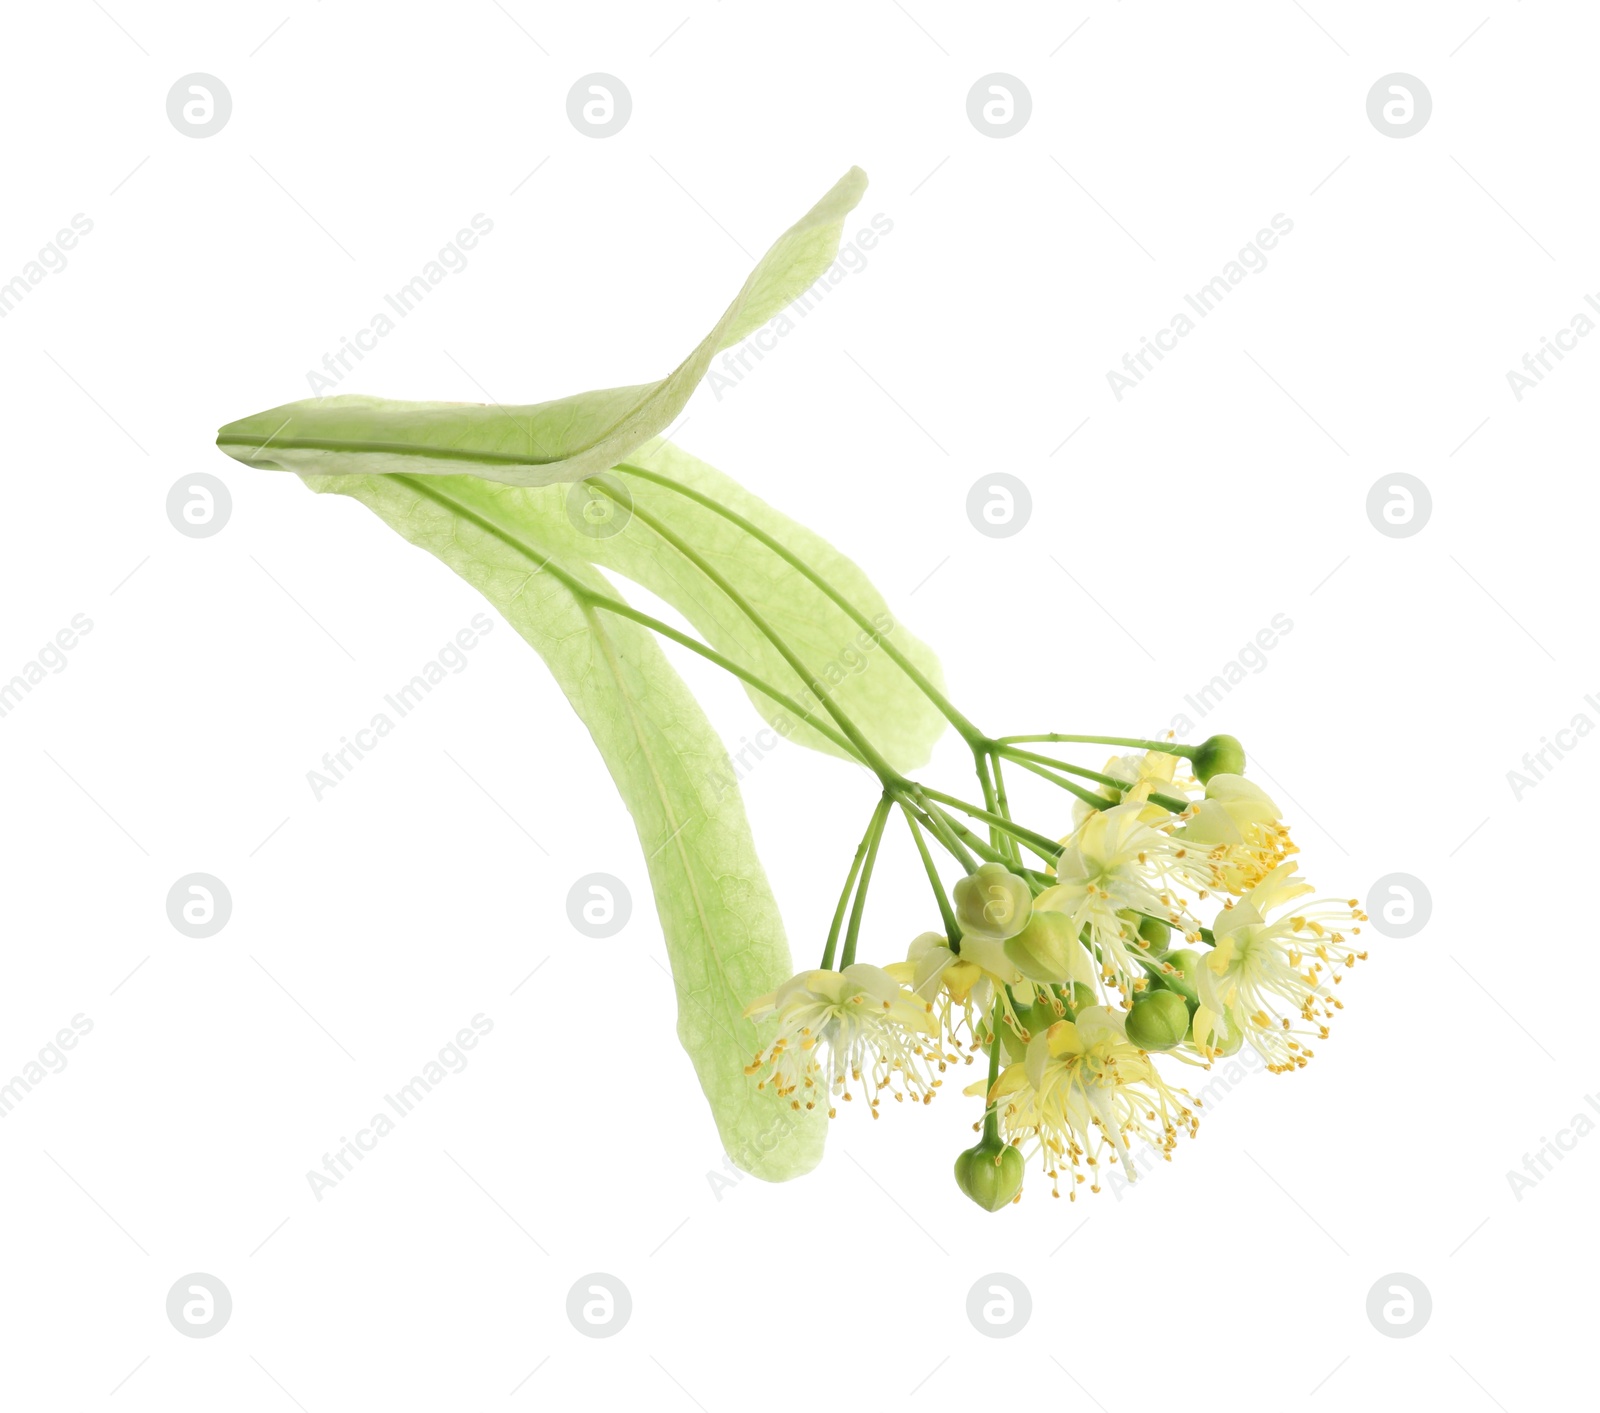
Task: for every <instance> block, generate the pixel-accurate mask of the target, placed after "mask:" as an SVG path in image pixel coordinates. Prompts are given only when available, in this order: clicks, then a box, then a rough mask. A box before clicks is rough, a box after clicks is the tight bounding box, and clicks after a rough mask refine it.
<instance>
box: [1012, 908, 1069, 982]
mask: <svg viewBox="0 0 1600 1413" xmlns="http://www.w3.org/2000/svg"><path fill="white" fill-rule="evenodd" d="M1005 945H1006V957H1007V959H1008V960H1009V961H1010V962H1011V964H1012V965H1013V966H1015V967H1016V969H1017V970H1018V971H1020V972H1021V973H1022V974H1023V975H1024V976H1025V977H1027V978H1028V980H1029V981H1065V980H1066V979H1067V977H1068V976H1070V975H1071V974H1072V962H1073V960H1074V958H1073V956H1072V951H1071V949H1072V948H1074V947H1080V948H1081V946H1082V943H1080V942H1079V941H1078V930H1077V928H1075V927H1074V926H1073V925H1072V919H1071V918H1069V917H1068V916H1067V915H1066V914H1065V913H1051V912H1040V913H1034V915H1033V916H1032V917H1031V918H1029V919H1028V925H1027V926H1026V927H1025V928H1023V929H1022V931H1021V932H1019V933H1017V935H1016V936H1015V937H1008V938H1006V944H1005Z"/></svg>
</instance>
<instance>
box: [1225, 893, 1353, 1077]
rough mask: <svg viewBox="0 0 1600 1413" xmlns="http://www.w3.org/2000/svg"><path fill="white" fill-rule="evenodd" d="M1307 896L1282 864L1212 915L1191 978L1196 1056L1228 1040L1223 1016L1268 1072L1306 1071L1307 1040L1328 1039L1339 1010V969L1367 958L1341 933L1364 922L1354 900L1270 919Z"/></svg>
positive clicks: (1305, 907)
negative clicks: (1211, 941) (1210, 941)
mask: <svg viewBox="0 0 1600 1413" xmlns="http://www.w3.org/2000/svg"><path fill="white" fill-rule="evenodd" d="M1311 891H1312V888H1311V885H1310V884H1309V883H1307V882H1306V881H1305V880H1304V879H1302V878H1300V877H1298V876H1297V875H1296V873H1295V865H1294V864H1293V863H1292V862H1289V863H1282V864H1279V865H1278V866H1277V867H1276V868H1275V869H1273V870H1272V872H1271V873H1269V874H1268V875H1267V876H1266V878H1264V879H1263V880H1262V881H1261V882H1260V883H1258V884H1257V885H1256V886H1255V887H1254V888H1252V889H1251V890H1250V891H1249V893H1247V894H1246V895H1245V896H1244V897H1243V898H1241V899H1240V900H1239V901H1238V902H1237V903H1235V902H1231V901H1230V902H1229V903H1228V904H1227V905H1226V906H1225V907H1224V908H1223V910H1222V912H1221V913H1220V914H1219V915H1218V917H1217V920H1216V923H1215V924H1214V926H1213V927H1212V935H1213V936H1214V937H1215V939H1216V946H1214V947H1213V948H1212V949H1211V950H1210V951H1209V952H1208V953H1205V954H1204V955H1203V956H1202V957H1201V959H1200V966H1199V967H1198V968H1197V971H1196V975H1195V989H1196V990H1197V991H1198V992H1199V994H1200V1009H1199V1010H1198V1011H1196V1012H1195V1016H1194V1038H1195V1043H1196V1045H1197V1046H1198V1047H1199V1048H1200V1050H1201V1052H1202V1053H1203V1054H1204V1053H1207V1052H1208V1051H1210V1050H1214V1049H1215V1048H1217V1046H1218V1045H1219V1043H1222V1042H1225V1041H1226V1040H1227V1039H1228V1038H1229V1021H1228V1020H1227V1019H1226V1017H1229V1016H1232V1017H1234V1018H1235V1020H1236V1023H1237V1025H1238V1027H1239V1028H1240V1030H1242V1032H1243V1035H1244V1039H1245V1040H1246V1041H1248V1042H1249V1043H1250V1044H1251V1045H1252V1046H1254V1047H1255V1049H1256V1050H1257V1051H1259V1052H1260V1054H1261V1056H1262V1058H1263V1059H1265V1060H1266V1061H1267V1068H1268V1069H1270V1070H1273V1071H1274V1072H1280V1073H1281V1072H1283V1071H1285V1070H1292V1069H1298V1068H1301V1067H1302V1066H1304V1065H1305V1064H1306V1062H1307V1061H1308V1060H1309V1059H1310V1058H1311V1055H1312V1051H1311V1050H1310V1049H1308V1048H1307V1047H1306V1045H1305V1043H1304V1041H1305V1039H1306V1038H1313V1039H1318V1040H1321V1039H1326V1038H1327V1034H1328V1027H1327V1024H1326V1022H1327V1020H1328V1019H1330V1018H1331V1017H1332V1015H1333V1012H1334V1011H1335V1010H1338V1009H1341V1003H1340V1002H1339V1001H1338V1000H1337V999H1336V998H1335V997H1334V994H1333V988H1334V987H1335V986H1337V985H1338V984H1339V982H1340V981H1341V980H1342V974H1341V972H1340V970H1339V968H1340V967H1349V966H1353V965H1354V964H1355V963H1356V962H1357V961H1358V960H1364V959H1365V957H1366V955H1367V954H1366V953H1365V952H1363V951H1357V950H1356V949H1355V947H1354V946H1353V945H1352V943H1351V942H1350V941H1349V940H1348V938H1347V937H1346V935H1345V931H1344V929H1347V928H1348V930H1349V932H1350V935H1351V936H1354V935H1355V934H1357V933H1359V932H1360V931H1361V929H1360V928H1359V927H1357V926H1353V924H1355V923H1359V922H1364V921H1365V920H1366V915H1365V914H1364V913H1363V912H1361V910H1360V908H1359V907H1358V906H1357V902H1356V900H1355V899H1353V898H1352V899H1348V900H1344V901H1340V900H1337V899H1331V898H1323V899H1318V900H1316V901H1314V902H1310V903H1306V904H1303V905H1301V906H1299V907H1297V908H1295V909H1294V910H1293V911H1292V912H1289V913H1287V914H1286V915H1282V916H1279V917H1277V918H1276V919H1273V918H1271V916H1270V915H1271V914H1273V913H1276V912H1278V911H1279V910H1280V909H1283V908H1285V907H1287V906H1288V905H1289V904H1290V903H1293V902H1294V901H1295V900H1296V899H1298V898H1303V897H1304V896H1305V895H1306V894H1307V893H1310V892H1311Z"/></svg>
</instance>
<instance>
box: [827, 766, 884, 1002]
mask: <svg viewBox="0 0 1600 1413" xmlns="http://www.w3.org/2000/svg"><path fill="white" fill-rule="evenodd" d="M893 803H894V797H893V796H892V795H891V794H890V793H889V792H888V791H887V790H885V791H884V792H883V798H882V799H880V800H879V801H878V807H877V809H875V810H873V812H872V823H871V824H869V825H868V826H867V858H866V862H865V863H863V864H862V866H861V882H860V883H859V884H857V885H856V901H855V906H854V907H852V908H851V909H850V928H849V930H848V931H847V932H846V933H845V935H844V955H843V956H842V957H840V958H839V970H840V971H843V970H844V969H845V968H846V967H847V966H850V965H851V964H852V963H853V962H854V961H855V959H856V942H857V940H858V939H859V938H860V936H861V914H862V913H863V912H864V911H865V909H866V906H867V888H868V886H869V885H870V884H871V882H872V869H873V865H874V864H876V863H877V862H878V845H879V844H881V843H882V842H883V824H884V821H885V820H886V819H888V818H889V806H890V805H891V804H893Z"/></svg>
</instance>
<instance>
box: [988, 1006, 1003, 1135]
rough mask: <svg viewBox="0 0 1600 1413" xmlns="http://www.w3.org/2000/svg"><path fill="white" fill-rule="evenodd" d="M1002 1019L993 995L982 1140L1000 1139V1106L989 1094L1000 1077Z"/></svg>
mask: <svg viewBox="0 0 1600 1413" xmlns="http://www.w3.org/2000/svg"><path fill="white" fill-rule="evenodd" d="M1003 1019H1004V1006H1003V1005H1002V1003H1001V1001H1000V998H999V997H998V996H996V997H995V1001H994V1010H993V1012H992V1013H991V1014H990V1016H989V1085H988V1088H986V1089H985V1090H984V1091H983V1101H984V1103H985V1105H987V1107H986V1108H985V1109H984V1111H983V1141H984V1142H985V1143H998V1142H999V1141H1000V1106H999V1104H998V1103H996V1102H995V1101H994V1100H993V1099H991V1098H990V1097H989V1096H990V1095H991V1094H992V1093H993V1092H994V1086H995V1081H997V1080H998V1079H999V1078H1000V1026H1001V1023H1002V1021H1003Z"/></svg>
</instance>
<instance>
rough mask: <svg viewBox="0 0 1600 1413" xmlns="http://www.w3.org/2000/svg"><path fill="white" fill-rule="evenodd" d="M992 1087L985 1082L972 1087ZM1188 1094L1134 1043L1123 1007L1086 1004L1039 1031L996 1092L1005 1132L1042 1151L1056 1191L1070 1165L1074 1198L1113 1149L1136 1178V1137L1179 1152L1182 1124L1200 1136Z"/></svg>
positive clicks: (1095, 1182) (1096, 1179)
mask: <svg viewBox="0 0 1600 1413" xmlns="http://www.w3.org/2000/svg"><path fill="white" fill-rule="evenodd" d="M984 1089H985V1085H984V1084H983V1083H981V1082H980V1083H978V1084H976V1085H973V1086H972V1087H971V1088H969V1089H968V1090H967V1093H969V1094H972V1093H977V1094H982V1093H983V1092H984ZM1186 1101H1190V1096H1189V1095H1188V1094H1187V1093H1185V1092H1184V1091H1183V1090H1181V1089H1175V1088H1173V1087H1172V1086H1170V1085H1168V1084H1167V1082H1166V1081H1165V1080H1164V1079H1162V1078H1161V1076H1160V1074H1158V1073H1157V1071H1156V1068H1155V1065H1154V1063H1153V1062H1152V1061H1151V1059H1150V1057H1149V1056H1148V1055H1147V1054H1145V1052H1144V1051H1142V1050H1140V1049H1139V1048H1138V1047H1137V1046H1136V1045H1133V1044H1132V1043H1130V1042H1129V1040H1128V1036H1127V1031H1126V1028H1125V1026H1124V1022H1123V1017H1122V1014H1121V1013H1120V1012H1118V1011H1113V1010H1111V1009H1109V1008H1108V1007H1105V1006H1086V1007H1085V1008H1084V1009H1083V1010H1081V1011H1079V1012H1078V1015H1077V1019H1076V1020H1074V1021H1067V1020H1064V1021H1058V1022H1057V1023H1056V1024H1055V1025H1052V1026H1051V1027H1050V1028H1049V1029H1048V1030H1046V1031H1044V1032H1043V1033H1041V1034H1039V1035H1035V1036H1034V1037H1033V1039H1032V1040H1030V1041H1029V1042H1028V1050H1027V1058H1026V1059H1025V1060H1023V1061H1022V1063H1020V1064H1014V1065H1009V1066H1007V1067H1006V1069H1005V1070H1004V1071H1003V1072H1002V1073H1001V1075H1000V1077H999V1079H998V1080H996V1082H995V1085H994V1088H993V1089H992V1090H990V1091H989V1102H990V1103H992V1104H994V1105H995V1106H996V1110H997V1113H998V1116H999V1120H1000V1131H1001V1133H1002V1135H1004V1136H1005V1137H1006V1138H1007V1140H1008V1141H1010V1142H1015V1143H1018V1144H1029V1145H1031V1146H1032V1147H1033V1149H1034V1150H1035V1151H1037V1152H1038V1154H1039V1156H1040V1158H1041V1160H1042V1162H1043V1164H1044V1168H1045V1173H1046V1175H1047V1176H1048V1177H1049V1178H1050V1179H1051V1180H1052V1182H1053V1183H1054V1184H1055V1186H1054V1189H1053V1190H1054V1192H1055V1195H1056V1196H1057V1197H1059V1196H1060V1195H1061V1190H1060V1178H1061V1170H1062V1166H1063V1164H1065V1165H1066V1166H1067V1168H1068V1171H1069V1173H1070V1176H1071V1177H1072V1179H1073V1184H1074V1188H1073V1189H1069V1196H1071V1197H1072V1198H1074V1199H1076V1196H1077V1193H1076V1191H1075V1190H1074V1189H1075V1187H1076V1184H1077V1183H1080V1182H1084V1181H1087V1182H1088V1183H1089V1190H1090V1191H1091V1192H1098V1191H1099V1190H1100V1173H1099V1165H1100V1158H1101V1156H1102V1154H1106V1152H1107V1150H1108V1149H1109V1150H1110V1151H1109V1155H1108V1156H1109V1159H1110V1161H1111V1162H1116V1161H1118V1159H1120V1160H1121V1161H1122V1164H1123V1168H1124V1171H1125V1172H1126V1174H1127V1177H1128V1180H1129V1181H1130V1182H1132V1181H1134V1180H1135V1179H1136V1178H1137V1176H1138V1174H1137V1172H1136V1170H1135V1168H1134V1165H1133V1163H1132V1161H1131V1159H1130V1157H1129V1153H1128V1140H1129V1139H1130V1138H1138V1139H1141V1140H1143V1141H1144V1142H1145V1143H1148V1144H1150V1145H1151V1146H1152V1147H1153V1148H1156V1149H1158V1150H1159V1151H1160V1152H1161V1154H1162V1156H1163V1157H1168V1156H1170V1154H1171V1151H1172V1149H1173V1148H1174V1146H1176V1143H1177V1137H1178V1133H1179V1131H1180V1130H1185V1129H1186V1130H1187V1131H1188V1132H1189V1133H1190V1135H1191V1136H1192V1135H1193V1134H1194V1132H1195V1130H1196V1128H1197V1127H1198V1126H1199V1120H1198V1118H1197V1117H1196V1116H1195V1114H1194V1111H1193V1110H1192V1109H1191V1108H1190V1107H1189V1102H1186ZM1192 1102H1195V1103H1198V1101H1192Z"/></svg>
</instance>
